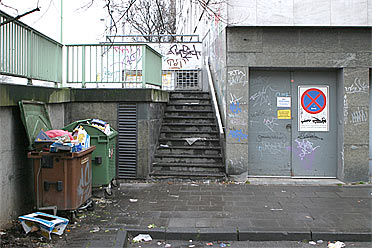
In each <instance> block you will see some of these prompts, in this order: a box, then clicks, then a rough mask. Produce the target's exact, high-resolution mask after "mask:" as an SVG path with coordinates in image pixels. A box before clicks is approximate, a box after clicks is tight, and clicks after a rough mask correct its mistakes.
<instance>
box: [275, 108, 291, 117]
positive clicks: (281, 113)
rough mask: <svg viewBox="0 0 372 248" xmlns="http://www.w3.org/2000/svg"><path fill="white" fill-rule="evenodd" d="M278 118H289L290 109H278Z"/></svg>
mask: <svg viewBox="0 0 372 248" xmlns="http://www.w3.org/2000/svg"><path fill="white" fill-rule="evenodd" d="M278 119H291V110H290V109H279V110H278Z"/></svg>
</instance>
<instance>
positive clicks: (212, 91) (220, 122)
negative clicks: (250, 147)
mask: <svg viewBox="0 0 372 248" xmlns="http://www.w3.org/2000/svg"><path fill="white" fill-rule="evenodd" d="M205 64H206V67H207V74H208V84H209V88H210V91H211V95H212V101H213V106H214V109H215V111H216V117H217V123H218V130H219V132H220V135H222V136H223V134H224V131H223V126H222V120H221V115H220V109H219V107H218V103H217V98H216V91H215V89H214V85H213V79H212V74H211V70H210V68H209V57H205Z"/></svg>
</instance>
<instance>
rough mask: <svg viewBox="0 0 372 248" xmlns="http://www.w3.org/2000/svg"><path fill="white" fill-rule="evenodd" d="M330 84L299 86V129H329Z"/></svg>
mask: <svg viewBox="0 0 372 248" xmlns="http://www.w3.org/2000/svg"><path fill="white" fill-rule="evenodd" d="M328 105H329V104H328V86H298V131H323V132H324V131H329V117H328V109H329V108H328Z"/></svg>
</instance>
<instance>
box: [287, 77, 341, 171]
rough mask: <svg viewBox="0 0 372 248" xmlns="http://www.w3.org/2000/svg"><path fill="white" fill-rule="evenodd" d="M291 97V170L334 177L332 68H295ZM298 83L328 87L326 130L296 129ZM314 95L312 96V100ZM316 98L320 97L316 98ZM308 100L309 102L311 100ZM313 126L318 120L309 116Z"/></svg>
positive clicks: (334, 144) (335, 153) (334, 113)
mask: <svg viewBox="0 0 372 248" xmlns="http://www.w3.org/2000/svg"><path fill="white" fill-rule="evenodd" d="M292 75H293V78H292V79H293V82H292V84H291V85H292V95H293V96H296V97H293V98H292V103H293V106H296V108H297V109H295V108H292V110H293V111H292V112H293V121H292V127H293V128H292V169H293V175H294V176H299V177H336V176H337V122H336V120H337V108H336V78H337V75H336V72H335V71H295V72H293V74H292ZM299 86H309V88H311V89H318V88H322V87H323V86H324V87H327V88H328V96H326V98H327V99H326V102H325V103H324V106H325V107H327V118H324V120H323V121H326V122H328V131H311V132H309V131H307V132H306V131H299V121H300V120H299V116H298V113H299V111H298V108H299V106H300V104H301V97H302V95H300V96H299V95H298V94H300V93H299V91H298V89H299ZM316 97H317V94H315V95H314V96H313V98H314V99H315V98H316ZM318 99H319V98H318ZM310 102H311V101H310ZM309 121H311V122H312V123H313V124H314V125H317V124H316V123H317V122H318V123H319V122H320V121H321V120H317V119H316V118H314V117H313V118H311V119H310V118H309Z"/></svg>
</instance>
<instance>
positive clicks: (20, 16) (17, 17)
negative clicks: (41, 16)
mask: <svg viewBox="0 0 372 248" xmlns="http://www.w3.org/2000/svg"><path fill="white" fill-rule="evenodd" d="M35 11H40V8H39V7H37V8H35V9H33V10H30V11H27V12H26V13H24V14H22V15H17V16H16V17H14V18H12V19H9V20H7V21H5V22H2V23H0V26H3V25H6V24H8V23H11V22H14V21H16V20H18V19H20V18H22V17H24V16H26V15H29V14H31V13H34V12H35Z"/></svg>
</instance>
